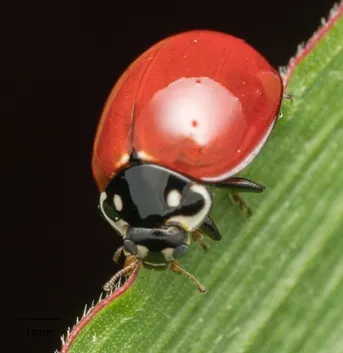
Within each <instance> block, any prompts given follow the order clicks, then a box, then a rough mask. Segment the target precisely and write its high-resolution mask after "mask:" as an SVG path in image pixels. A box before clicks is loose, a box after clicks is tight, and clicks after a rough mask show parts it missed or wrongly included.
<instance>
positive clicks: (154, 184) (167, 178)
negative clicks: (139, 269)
mask: <svg viewBox="0 0 343 353" xmlns="http://www.w3.org/2000/svg"><path fill="white" fill-rule="evenodd" d="M211 205H212V199H211V196H210V194H209V192H208V190H207V189H206V187H205V186H203V185H201V184H198V183H196V182H194V181H192V180H190V179H188V178H186V177H185V176H183V175H180V174H178V173H176V172H173V171H171V170H169V169H166V168H163V167H160V166H157V165H154V164H137V165H133V166H131V167H129V168H126V169H124V170H122V171H120V172H119V173H118V174H117V175H116V176H115V177H114V178H113V179H112V180H111V181H110V182H109V184H108V185H107V187H106V189H105V191H104V192H102V193H101V195H100V209H101V212H102V214H103V216H104V217H105V219H106V220H107V221H108V222H109V223H110V224H111V225H112V227H113V228H114V229H115V230H116V231H117V232H118V233H120V235H121V236H123V237H124V248H125V250H126V251H127V252H128V253H130V254H132V255H135V256H137V257H138V258H140V259H142V260H143V261H144V262H145V263H147V264H148V263H151V264H161V265H162V264H166V263H168V262H170V261H172V260H174V259H175V258H178V257H180V256H182V255H183V254H184V253H185V251H186V250H187V247H188V244H189V237H188V232H192V231H194V230H196V229H198V228H199V227H200V226H201V225H202V223H203V222H204V221H205V219H206V217H207V215H208V213H209V211H210V209H211Z"/></svg>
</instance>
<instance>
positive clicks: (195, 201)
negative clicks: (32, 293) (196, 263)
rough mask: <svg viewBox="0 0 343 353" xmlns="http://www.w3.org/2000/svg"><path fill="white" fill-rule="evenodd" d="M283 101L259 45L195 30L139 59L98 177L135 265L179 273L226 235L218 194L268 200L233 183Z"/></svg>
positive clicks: (110, 113)
mask: <svg viewBox="0 0 343 353" xmlns="http://www.w3.org/2000/svg"><path fill="white" fill-rule="evenodd" d="M282 96H283V84H282V80H281V77H280V75H279V73H278V72H277V71H276V70H275V69H274V68H273V67H272V66H271V65H270V64H269V63H268V62H267V60H266V59H265V58H264V57H263V56H262V55H261V54H259V53H258V52H257V51H256V50H255V49H253V48H252V47H251V46H250V45H248V44H247V43H246V42H244V41H243V40H241V39H238V38H235V37H233V36H230V35H228V34H224V33H220V32H214V31H207V30H206V31H205V30H195V31H189V32H185V33H181V34H176V35H173V36H171V37H168V38H166V39H164V40H162V41H160V42H158V43H157V44H155V45H154V46H152V47H151V48H150V49H148V50H147V51H146V52H144V53H143V54H142V55H141V56H139V57H138V58H137V59H136V60H135V61H134V62H133V63H132V64H131V65H130V66H129V67H128V69H127V70H126V71H125V73H124V74H123V75H122V77H121V78H120V79H119V81H118V82H117V83H116V85H115V86H114V88H113V90H112V92H111V94H110V96H109V98H108V100H107V102H106V105H105V107H104V110H103V113H102V116H101V119H100V123H99V126H98V130H97V134H96V138H95V142H94V150H93V160H92V169H93V175H94V178H95V180H96V183H97V185H98V188H99V190H100V205H99V208H100V211H101V214H102V215H103V217H104V218H105V219H106V220H107V221H108V222H109V224H110V225H111V226H112V227H113V228H114V230H115V231H116V232H117V233H119V234H120V235H121V236H122V237H123V246H122V247H120V248H119V249H118V251H117V252H116V255H115V258H116V259H117V258H118V257H119V255H120V254H121V253H122V252H123V253H124V255H126V256H127V261H126V265H125V266H124V268H123V270H121V271H119V272H118V273H117V274H116V275H115V276H114V277H113V278H112V279H111V280H110V281H109V282H108V283H107V284H106V285H105V287H104V288H105V289H106V290H110V289H112V287H113V285H114V283H115V281H116V280H117V278H118V277H119V276H121V275H122V274H128V273H130V272H131V271H132V270H133V269H135V268H136V267H137V266H140V265H143V266H145V267H148V268H150V267H153V268H166V267H168V268H170V269H172V270H173V271H176V272H182V273H184V274H186V275H187V276H188V277H190V278H192V279H193V280H194V281H195V282H196V284H197V285H198V288H199V290H200V291H202V292H205V289H204V287H203V286H202V285H201V284H200V283H199V282H198V281H197V280H196V279H195V278H194V277H193V276H192V275H191V274H189V273H188V272H186V271H184V270H183V269H182V268H181V266H180V264H179V263H178V262H177V261H176V259H178V258H180V257H181V256H183V255H184V254H185V252H186V251H187V248H188V246H189V245H190V243H191V240H192V239H193V240H200V238H201V237H202V235H207V236H209V237H210V238H212V239H213V240H220V239H221V235H220V232H219V230H218V229H217V227H216V226H215V224H214V222H213V220H212V219H211V218H210V216H209V213H210V211H211V207H212V197H211V193H210V191H209V190H208V186H215V187H221V188H228V189H230V190H231V191H252V192H261V191H263V189H264V187H263V186H262V185H260V184H257V183H254V182H252V181H250V180H248V179H244V178H237V177H233V176H234V175H235V174H237V173H238V172H239V171H241V170H242V169H243V168H245V167H246V166H247V165H248V164H249V163H250V162H251V161H252V160H253V159H254V157H255V156H256V155H257V154H258V152H259V151H260V150H261V148H262V146H263V145H264V143H265V142H266V140H267V138H268V136H269V134H270V132H271V130H272V128H273V126H274V124H275V122H276V121H277V117H278V113H279V110H280V105H281V102H282Z"/></svg>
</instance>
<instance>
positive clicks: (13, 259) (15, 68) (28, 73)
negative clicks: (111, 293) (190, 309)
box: [0, 0, 334, 353]
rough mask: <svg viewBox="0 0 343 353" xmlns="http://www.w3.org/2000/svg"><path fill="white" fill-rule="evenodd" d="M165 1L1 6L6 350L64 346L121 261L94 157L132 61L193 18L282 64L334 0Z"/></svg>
mask: <svg viewBox="0 0 343 353" xmlns="http://www.w3.org/2000/svg"><path fill="white" fill-rule="evenodd" d="M160 4H161V5H160V7H156V5H155V6H153V5H152V4H151V5H150V6H148V4H147V3H145V2H144V4H143V3H141V5H140V6H141V7H140V8H139V9H138V8H137V7H136V5H135V4H134V3H133V2H130V3H129V2H128V4H127V7H125V6H124V4H119V3H118V2H117V1H113V2H104V1H100V2H99V1H97V2H94V4H93V6H90V5H87V4H82V5H80V4H78V3H76V2H70V1H59V2H57V3H55V4H52V3H51V2H48V1H47V2H45V3H41V4H38V3H32V2H26V3H25V4H20V5H18V6H16V5H14V6H13V7H12V8H11V9H6V10H5V11H4V12H3V13H4V14H5V16H6V17H7V20H8V21H7V22H6V24H5V25H4V28H3V29H2V35H3V37H4V38H3V41H2V49H3V53H4V54H5V55H2V57H3V58H5V59H6V60H5V63H3V65H2V68H1V97H2V99H3V103H1V110H2V113H1V123H2V129H1V141H0V144H1V146H0V147H1V151H2V153H1V164H0V165H1V175H0V177H1V179H0V181H1V183H0V186H1V195H2V202H1V204H0V205H1V214H2V217H1V219H2V223H3V228H2V229H3V230H4V233H3V234H2V239H3V242H4V244H8V245H9V248H8V250H7V246H6V247H3V250H5V251H3V255H5V256H2V257H1V258H2V260H3V264H2V268H3V276H2V294H3V295H4V299H3V301H2V304H3V307H4V308H5V316H4V318H5V323H6V326H7V327H9V328H10V334H11V336H8V337H12V338H14V341H13V340H8V342H9V343H11V346H12V347H8V348H7V349H6V352H12V351H13V352H16V353H17V352H36V353H40V352H53V350H54V349H59V348H60V339H59V337H60V335H62V334H64V333H65V331H66V328H67V326H72V325H73V324H74V322H75V318H76V316H80V314H81V313H82V311H83V308H84V304H85V303H88V304H89V303H91V301H92V300H93V299H96V298H97V297H98V296H99V294H100V291H101V286H102V285H103V284H104V282H105V281H106V280H107V279H108V278H109V277H110V276H111V275H112V274H113V273H114V271H115V270H116V267H115V265H114V264H113V263H112V254H113V252H114V250H115V248H116V247H117V246H118V245H119V244H120V239H118V237H115V236H114V233H113V232H112V231H111V229H110V228H109V227H108V226H107V225H106V224H105V222H104V221H103V220H102V219H101V218H100V216H99V214H98V210H97V201H98V193H97V189H96V187H95V184H94V182H93V180H92V175H91V169H90V161H91V150H92V143H93V138H94V133H95V129H96V125H97V122H98V118H99V115H100V113H101V109H102V106H103V104H104V101H105V99H106V97H107V95H108V93H109V91H110V89H111V87H112V85H113V83H114V82H115V81H116V80H117V79H118V77H119V75H120V74H121V73H122V72H123V71H124V70H125V68H126V67H127V65H128V64H129V63H130V62H131V61H132V60H133V59H134V58H135V57H136V56H137V55H139V54H140V53H141V52H142V51H144V50H145V49H146V48H148V47H149V46H151V45H152V44H154V43H155V42H157V41H159V40H160V39H162V38H164V37H166V36H168V35H171V34H174V33H177V32H181V31H185V30H190V29H195V28H204V29H215V30H220V31H223V32H227V33H230V34H233V35H236V36H237V37H241V38H244V39H245V40H246V41H247V42H248V43H250V44H251V45H253V46H254V47H255V48H256V49H258V50H259V51H260V52H261V53H262V54H264V56H265V57H266V58H267V59H268V60H269V61H270V62H271V63H272V64H273V65H274V66H275V67H278V66H280V65H285V64H287V62H288V59H289V57H290V56H292V55H293V54H294V53H295V51H296V49H297V45H298V44H299V43H300V42H302V41H304V40H306V39H308V38H309V37H310V36H311V34H312V33H313V31H314V30H316V29H317V28H318V26H319V24H320V19H321V18H322V17H325V16H327V14H328V12H329V10H330V8H331V6H332V5H333V4H334V1H329V0H321V1H317V2H315V1H314V0H297V1H294V0H288V1H273V2H271V1H269V2H266V1H251V2H247V1H228V0H226V1H222V2H217V3H216V2H214V1H208V2H203V3H202V5H201V4H200V1H198V2H194V3H190V2H186V1H184V2H183V3H182V4H177V3H175V2H173V3H171V2H163V3H162V2H161V3H160ZM7 10H8V11H7ZM7 311H8V318H7V316H6V312H7ZM34 318H36V319H37V318H38V319H41V320H33V319H34ZM28 319H29V320H28ZM8 323H10V325H8ZM35 328H41V329H42V330H43V329H51V331H49V334H48V336H49V337H35V336H36V334H35V333H34V329H35ZM42 332H43V331H42ZM50 335H52V336H51V337H50ZM43 336H44V334H43ZM13 343H14V346H13ZM16 344H18V345H20V346H21V347H19V346H18V347H15V346H16ZM12 348H13V350H12Z"/></svg>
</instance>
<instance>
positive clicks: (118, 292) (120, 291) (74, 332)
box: [59, 268, 139, 353]
mask: <svg viewBox="0 0 343 353" xmlns="http://www.w3.org/2000/svg"><path fill="white" fill-rule="evenodd" d="M138 272H139V268H137V269H136V270H135V271H134V272H133V273H132V275H131V276H130V277H129V279H128V280H127V281H126V282H125V283H124V284H123V285H122V286H121V287H120V288H118V289H117V290H115V291H114V292H113V293H112V294H110V295H108V296H107V297H106V298H104V299H103V300H101V301H100V302H98V303H97V304H96V305H95V306H94V307H93V308H91V309H90V311H89V312H88V313H87V314H86V315H84V316H83V317H82V319H81V320H80V321H79V322H78V323H77V324H76V325H75V326H74V327H73V329H72V330H71V332H70V333H68V335H67V337H66V339H65V341H64V342H63V345H62V348H61V350H60V351H59V353H68V352H69V349H70V347H71V345H72V343H73V341H74V340H75V338H76V337H77V335H78V334H79V332H80V331H81V330H82V329H83V328H84V326H86V325H87V324H88V322H89V321H90V320H92V318H93V317H94V316H95V315H96V314H97V313H98V312H99V311H100V310H102V309H103V308H104V307H105V306H106V305H107V304H109V303H111V302H112V301H113V300H115V299H116V298H118V297H119V296H120V295H122V294H123V293H124V292H126V291H127V290H128V289H129V288H130V287H131V285H132V284H133V283H134V281H135V280H136V278H137V275H138Z"/></svg>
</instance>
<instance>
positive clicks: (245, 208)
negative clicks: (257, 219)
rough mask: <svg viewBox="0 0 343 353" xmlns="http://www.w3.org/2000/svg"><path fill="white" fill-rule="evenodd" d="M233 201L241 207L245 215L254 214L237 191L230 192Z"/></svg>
mask: <svg viewBox="0 0 343 353" xmlns="http://www.w3.org/2000/svg"><path fill="white" fill-rule="evenodd" d="M230 199H231V201H232V202H233V203H234V204H235V205H237V206H238V207H239V209H240V210H241V211H242V212H243V213H244V215H245V216H247V217H250V216H251V215H252V211H251V208H250V207H249V206H248V205H247V203H246V202H245V201H244V200H243V199H242V198H241V197H240V196H239V194H237V193H236V192H230Z"/></svg>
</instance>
